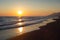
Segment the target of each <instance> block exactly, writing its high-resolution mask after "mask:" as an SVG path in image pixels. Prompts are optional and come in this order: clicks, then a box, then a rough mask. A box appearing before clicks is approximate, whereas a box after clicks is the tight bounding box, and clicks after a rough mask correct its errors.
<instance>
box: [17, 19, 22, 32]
mask: <svg viewBox="0 0 60 40" xmlns="http://www.w3.org/2000/svg"><path fill="white" fill-rule="evenodd" d="M18 21H22V19H19V20H18ZM17 24H18V25H19V26H20V25H23V23H21V22H19V23H17ZM18 30H19V32H20V33H22V32H23V27H19V28H18Z"/></svg>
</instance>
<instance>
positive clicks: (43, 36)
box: [8, 19, 60, 40]
mask: <svg viewBox="0 0 60 40" xmlns="http://www.w3.org/2000/svg"><path fill="white" fill-rule="evenodd" d="M55 20H56V21H55V22H52V23H49V24H47V25H46V26H42V27H40V30H36V31H32V32H29V33H25V34H23V35H20V36H17V37H13V38H10V39H8V40H60V37H59V36H60V35H59V34H60V19H55Z"/></svg>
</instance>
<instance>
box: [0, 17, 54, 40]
mask: <svg viewBox="0 0 60 40" xmlns="http://www.w3.org/2000/svg"><path fill="white" fill-rule="evenodd" d="M45 19H46V18H45V17H22V18H20V17H0V40H6V39H8V38H11V37H15V36H18V35H23V34H24V33H27V32H31V31H34V30H38V29H40V28H39V27H40V26H41V25H46V24H47V23H48V22H51V21H54V20H50V21H48V22H46V21H45ZM43 21H44V22H43Z"/></svg>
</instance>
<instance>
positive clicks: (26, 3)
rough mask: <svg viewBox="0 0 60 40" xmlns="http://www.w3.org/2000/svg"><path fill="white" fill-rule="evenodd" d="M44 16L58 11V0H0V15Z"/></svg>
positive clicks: (59, 4)
mask: <svg viewBox="0 0 60 40" xmlns="http://www.w3.org/2000/svg"><path fill="white" fill-rule="evenodd" d="M18 10H21V11H22V12H23V14H22V16H46V15H50V14H52V13H55V12H60V0H0V16H18Z"/></svg>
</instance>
